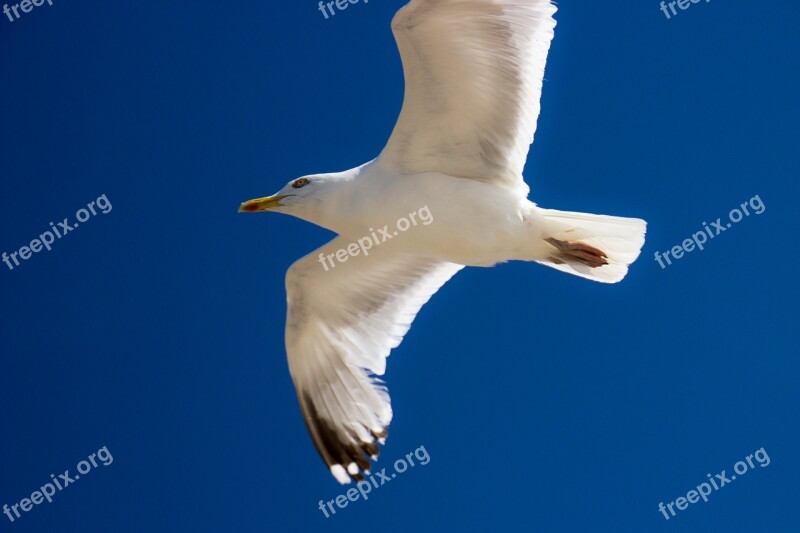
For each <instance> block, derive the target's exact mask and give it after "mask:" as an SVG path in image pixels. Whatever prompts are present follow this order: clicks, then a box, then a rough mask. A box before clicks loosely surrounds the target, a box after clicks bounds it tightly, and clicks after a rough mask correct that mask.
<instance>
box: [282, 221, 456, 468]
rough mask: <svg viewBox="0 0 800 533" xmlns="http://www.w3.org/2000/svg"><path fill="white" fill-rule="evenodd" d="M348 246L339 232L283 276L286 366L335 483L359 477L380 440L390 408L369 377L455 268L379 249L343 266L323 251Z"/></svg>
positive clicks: (382, 364) (382, 366)
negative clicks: (286, 309) (286, 306)
mask: <svg viewBox="0 0 800 533" xmlns="http://www.w3.org/2000/svg"><path fill="white" fill-rule="evenodd" d="M350 243H351V241H349V240H347V239H345V238H343V237H337V238H336V239H334V240H333V241H331V242H330V243H328V244H327V245H325V246H324V247H322V248H320V249H319V250H317V251H315V252H313V253H312V254H310V255H308V256H306V257H304V258H302V259H300V260H299V261H297V262H296V263H295V264H294V265H292V267H291V268H290V269H289V271H288V273H287V274H286V292H287V296H288V316H287V320H286V352H287V355H288V358H289V370H290V372H291V374H292V379H293V380H294V384H295V388H296V389H297V397H298V399H299V401H300V407H301V409H302V411H303V416H304V417H305V421H306V425H307V427H308V431H309V433H310V434H311V437H312V439H313V440H314V444H315V445H316V447H317V450H318V451H319V453H320V455H321V456H322V459H323V460H324V461H325V463H326V464H327V465H328V467H330V469H331V473H332V474H333V475H334V476H335V477H336V479H337V480H338V481H339V482H340V483H346V482H349V481H350V479H351V478H353V479H360V478H361V476H362V475H363V472H365V471H367V470H369V459H370V457H372V458H374V457H375V456H377V455H378V444H382V443H383V439H384V438H385V437H386V432H387V428H388V426H389V422H390V421H391V419H392V408H391V404H390V402H389V394H388V392H387V390H386V388H385V387H384V386H383V384H382V382H381V381H380V380H379V379H378V378H377V377H376V376H380V375H383V373H384V371H385V369H386V357H387V356H388V355H389V352H390V351H391V350H392V348H395V347H396V346H398V345H399V344H400V342H401V341H402V339H403V336H404V335H405V334H406V332H407V331H408V329H409V327H410V326H411V322H412V321H413V320H414V317H415V316H416V314H417V312H418V311H419V309H420V308H421V307H422V306H423V305H424V304H425V303H426V302H427V301H428V300H429V299H430V297H431V296H432V295H433V294H434V293H435V292H436V291H437V290H439V288H440V287H441V286H442V285H444V284H445V283H446V282H447V280H449V279H450V278H451V277H452V276H453V275H454V274H455V273H456V272H458V271H459V270H460V269H461V268H463V267H462V266H461V265H456V264H453V263H445V262H441V261H436V260H431V259H427V258H422V257H419V256H414V255H406V254H399V253H394V252H391V251H385V250H375V251H371V252H370V254H369V256H364V255H358V256H356V257H348V259H347V261H346V262H344V263H338V262H336V260H335V257H333V258H328V257H327V256H328V255H329V254H335V253H336V251H337V250H341V249H346V248H347V246H348V244H350ZM320 256H322V257H324V258H325V262H326V263H325V266H323V264H322V262H321V261H320ZM334 265H335V266H334ZM326 269H327V270H326Z"/></svg>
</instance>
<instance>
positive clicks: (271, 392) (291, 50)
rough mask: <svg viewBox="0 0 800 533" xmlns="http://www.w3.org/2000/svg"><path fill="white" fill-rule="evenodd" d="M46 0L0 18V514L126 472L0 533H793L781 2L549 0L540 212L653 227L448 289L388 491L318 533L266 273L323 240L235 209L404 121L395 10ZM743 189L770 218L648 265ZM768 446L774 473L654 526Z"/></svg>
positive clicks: (395, 2)
mask: <svg viewBox="0 0 800 533" xmlns="http://www.w3.org/2000/svg"><path fill="white" fill-rule="evenodd" d="M162 4H163V5H158V6H157V5H154V4H152V3H151V4H147V3H142V2H132V1H128V0H123V1H120V2H114V3H101V2H82V3H75V2H63V1H61V0H54V2H53V5H52V6H49V5H48V4H47V3H45V4H44V5H43V6H41V7H36V8H34V9H33V11H32V12H30V13H28V14H24V15H23V16H22V18H20V19H19V20H16V21H14V22H9V21H8V20H7V19H3V18H0V50H2V53H0V71H1V72H2V80H3V82H2V83H0V96H2V105H0V115H1V116H2V120H0V160H1V161H2V166H0V173H1V174H2V180H0V227H1V228H2V232H1V233H0V252H6V253H12V252H14V251H18V250H19V248H20V247H21V246H25V245H27V244H28V243H30V241H31V240H32V239H35V238H37V237H38V236H39V235H40V234H42V233H43V232H44V231H46V230H48V229H49V228H50V225H49V224H50V222H54V223H58V222H60V221H61V220H62V219H64V218H65V217H69V218H71V219H74V217H75V214H76V212H77V211H78V210H79V209H81V208H85V207H87V204H89V203H90V202H92V201H97V199H98V197H100V196H101V195H105V197H106V198H107V199H108V202H109V204H110V205H111V206H112V209H111V210H110V211H109V212H108V213H107V214H102V212H101V211H99V210H97V214H96V215H94V216H91V217H87V222H86V223H85V224H84V223H82V224H81V225H80V227H78V228H75V229H74V230H72V231H71V232H70V233H69V234H67V235H65V236H64V237H63V238H61V239H58V240H56V241H55V242H54V244H53V245H52V250H51V251H49V252H48V251H42V252H39V253H36V254H34V255H33V256H32V257H31V258H30V259H29V260H27V261H24V262H22V264H21V265H20V266H19V267H16V268H15V269H14V270H9V269H7V268H6V266H5V265H4V264H0V295H2V302H3V311H2V321H1V322H0V323H1V324H2V325H1V326H0V331H2V348H0V354H2V355H1V358H0V361H2V370H0V407H2V425H1V427H2V429H1V430H0V436H1V437H2V438H0V473H1V474H0V505H3V504H7V505H12V504H14V503H17V502H19V501H20V500H21V499H23V498H26V497H30V495H31V493H32V492H33V491H35V490H36V489H37V488H38V487H40V486H42V485H43V484H45V483H47V482H48V481H49V480H50V479H51V478H50V474H56V475H58V474H60V473H61V472H63V471H64V470H67V469H70V470H71V471H73V473H74V471H75V468H76V465H77V464H78V463H79V461H81V460H84V459H87V457H88V456H89V455H90V454H92V453H95V452H97V450H99V449H100V448H102V447H103V446H106V447H107V450H108V451H109V452H110V453H111V454H112V455H113V462H112V463H111V464H109V465H108V466H102V464H100V465H99V466H98V467H96V468H95V469H93V470H92V471H91V474H89V475H86V476H83V477H81V479H80V480H78V481H76V482H75V483H74V484H73V485H71V486H69V487H67V488H65V489H64V491H63V492H58V493H57V494H56V496H55V497H54V498H53V503H50V504H48V503H46V502H45V503H43V504H40V505H37V506H35V507H33V509H32V510H31V511H30V512H27V513H24V514H23V515H22V518H20V519H17V520H16V521H15V522H13V523H12V522H10V521H9V520H8V519H7V518H6V516H4V515H0V532H2V531H17V532H25V531H33V532H40V531H41V532H43V531H59V530H62V531H85V532H94V531H97V532H106V531H114V532H127V531H131V532H138V531H142V530H152V531H222V530H229V531H264V530H279V531H283V530H287V531H352V530H353V529H354V528H364V527H369V528H375V529H380V530H382V531H409V530H413V531H418V532H419V531H438V530H442V529H448V530H450V529H452V530H460V531H486V530H489V529H491V530H508V531H523V530H524V531H529V530H536V531H554V532H564V531H614V532H641V531H648V532H659V531H681V532H694V531H708V530H713V531H729V532H739V531H742V532H750V531H792V530H797V529H798V527H800V523H799V519H798V517H797V513H796V512H795V508H796V498H797V493H798V489H797V479H798V474H799V472H798V470H800V453H799V452H798V450H800V431H798V425H797V407H798V401H799V400H800V394H799V393H798V390H797V383H798V378H800V375H799V374H800V364H798V360H797V340H796V338H795V337H794V333H795V331H794V328H795V327H796V319H797V304H796V300H797V281H796V273H795V270H796V266H795V265H794V261H795V260H797V259H798V246H797V245H796V244H795V243H794V237H793V234H792V233H791V232H792V231H793V229H794V228H795V227H796V225H797V222H796V220H794V218H793V215H794V213H795V205H794V203H795V200H796V198H797V197H798V192H800V189H798V185H797V179H796V177H797V176H798V172H799V171H800V155H799V154H798V149H797V144H798V140H799V139H798V133H797V124H798V122H799V121H800V107H799V106H798V100H797V87H798V81H800V79H799V77H800V74H798V70H797V68H796V66H797V59H798V53H799V52H800V44H799V43H798V39H797V33H796V21H797V20H798V17H800V6H798V5H797V4H796V3H795V2H791V1H789V0H778V1H774V2H762V3H760V4H758V5H757V6H756V5H754V4H753V3H752V2H745V1H743V0H736V1H730V2H710V3H705V2H701V3H699V4H696V5H694V4H693V5H692V6H691V7H690V8H689V9H688V10H686V11H684V12H680V13H679V15H677V16H675V17H673V18H672V19H669V20H667V19H666V17H665V16H664V15H663V13H662V12H661V11H660V10H659V6H658V3H657V2H655V1H654V0H648V1H646V2H645V1H636V2H633V1H622V2H617V3H608V2H600V3H597V2H595V3H592V2H581V3H575V2H562V4H561V6H560V10H559V13H558V15H557V18H558V27H557V29H556V37H555V40H554V43H553V47H552V50H551V53H550V56H549V61H548V66H547V72H546V81H545V84H544V95H543V100H542V108H543V112H542V115H541V117H540V120H539V126H538V132H537V138H536V143H535V144H534V146H533V148H532V150H531V155H530V157H529V160H528V164H527V166H526V177H527V181H528V183H529V184H530V185H531V189H532V193H531V197H532V199H533V200H535V201H536V202H537V203H539V204H540V205H542V206H544V207H550V208H556V209H564V210H574V211H587V212H595V213H608V214H614V215H621V216H636V217H641V218H644V219H646V220H648V222H649V228H648V237H647V242H646V244H645V247H644V250H643V253H642V256H641V258H640V259H639V261H638V262H637V263H635V264H634V265H633V267H632V269H631V272H630V274H629V276H628V278H626V279H625V280H624V282H622V283H621V284H619V285H615V286H604V285H599V284H593V283H591V282H589V281H586V280H582V279H578V278H575V277H571V276H567V275H565V274H562V273H559V272H556V271H554V270H550V269H547V268H544V267H541V266H538V265H534V264H522V263H518V264H505V265H501V266H498V267H496V268H493V269H467V270H465V271H462V272H461V273H460V274H458V275H457V276H456V277H455V278H454V279H453V280H452V281H451V282H450V283H449V284H447V285H446V286H445V287H444V288H443V289H442V290H441V291H440V292H439V293H438V294H437V295H436V296H435V297H434V298H433V299H432V300H431V302H430V303H429V304H428V305H427V306H426V307H425V308H424V309H423V310H422V312H421V313H420V315H419V316H418V318H417V320H416V322H415V324H414V327H413V328H412V329H411V331H410V333H409V334H408V336H407V337H406V339H405V341H404V343H403V344H402V345H401V346H400V347H399V348H398V349H397V350H395V351H394V352H393V354H392V356H391V357H390V359H389V365H388V373H387V376H386V380H387V382H388V385H389V388H390V392H391V394H392V400H393V408H394V414H395V418H394V421H393V423H392V426H391V431H390V438H389V440H388V442H387V445H386V446H385V448H384V449H383V450H382V454H381V460H380V462H379V463H378V465H377V467H376V468H375V470H376V471H377V470H380V468H382V467H387V470H389V471H391V468H392V463H393V462H394V461H395V460H396V459H398V458H401V457H403V456H405V455H406V454H407V453H409V452H413V451H414V450H415V449H417V448H418V447H420V446H424V447H425V450H426V452H427V453H428V454H429V457H430V461H429V462H428V463H427V464H426V465H424V466H422V465H418V466H416V467H414V468H410V469H409V470H408V471H407V472H405V473H403V474H402V475H398V477H397V478H396V479H393V480H392V481H391V482H390V483H388V484H387V485H385V486H382V487H380V488H379V489H375V490H374V491H373V493H372V494H370V497H369V500H368V501H357V502H354V503H351V504H349V505H348V507H346V508H345V509H341V510H339V511H338V512H337V514H336V515H334V516H331V517H330V518H327V519H326V518H325V516H324V515H323V513H322V512H321V511H320V510H319V509H318V502H319V501H320V500H331V499H334V498H335V497H336V496H337V495H339V494H341V493H342V488H341V487H340V486H339V485H338V484H337V483H335V481H334V480H333V478H332V477H331V476H330V474H329V473H328V472H327V470H326V468H325V467H324V465H323V463H322V462H321V461H320V459H319V457H318V456H317V453H316V451H315V450H314V447H313V444H312V442H311V440H310V439H309V437H308V435H307V433H306V429H305V426H304V424H303V420H302V417H301V415H300V412H299V407H298V406H297V402H296V398H295V393H294V388H293V385H292V382H291V379H290V377H289V374H288V369H287V365H286V359H285V352H284V347H283V328H284V320H285V312H286V306H285V301H286V300H285V292H284V274H285V271H286V269H287V268H288V267H289V265H290V264H291V263H292V262H293V261H294V260H296V259H297V258H299V257H300V256H302V255H304V254H306V253H308V252H310V251H312V250H314V249H316V248H317V247H319V246H320V245H322V244H323V243H324V242H326V241H327V240H329V239H330V238H331V235H330V234H329V233H328V232H327V231H325V230H322V229H319V228H316V227H314V226H312V225H310V224H307V223H304V222H301V221H299V220H296V219H292V218H290V217H282V216H280V215H270V214H264V215H263V216H261V215H259V216H244V215H239V214H237V212H236V210H237V207H238V205H239V203H240V202H241V201H243V200H245V199H248V198H252V197H256V196H262V195H266V194H270V193H272V192H274V191H275V190H277V189H278V188H280V187H281V186H282V185H283V184H284V183H285V182H286V181H288V180H289V179H292V178H295V177H298V176H301V175H303V174H308V173H314V172H324V171H336V170H344V169H347V168H350V167H353V166H356V165H358V164H361V163H363V162H364V161H367V160H369V159H371V158H373V157H374V156H375V155H376V154H377V153H378V152H379V151H380V149H381V148H382V146H383V144H384V142H385V141H386V139H387V137H388V134H389V132H390V131H391V128H392V126H393V124H394V120H395V118H396V115H397V112H398V110H399V108H400V104H401V99H402V90H403V80H402V72H401V69H400V62H399V57H398V54H397V52H396V49H395V45H394V41H393V38H392V36H391V33H390V31H389V22H390V20H391V17H392V15H393V13H394V12H395V11H396V10H397V9H398V8H399V7H400V6H401V5H403V4H404V2H403V1H401V0H380V1H378V0H373V1H372V2H369V3H368V4H363V3H360V4H356V5H353V6H351V7H350V8H348V9H347V11H344V12H341V13H339V14H337V15H336V16H335V17H333V18H330V19H329V20H325V19H324V18H323V16H322V15H321V13H320V12H319V11H317V6H316V4H315V3H314V2H312V1H306V0H302V1H297V0H293V1H291V2H289V1H284V2H264V3H261V5H255V4H254V3H253V2H241V1H238V0H234V1H231V2H227V3H225V4H224V5H223V4H220V3H219V2H208V1H205V0H198V1H196V2H194V3H192V6H191V7H188V6H186V5H184V4H179V3H177V2H164V3H162ZM755 195H758V196H759V198H760V199H761V200H762V201H763V204H764V205H765V207H766V209H765V211H764V212H763V213H762V214H760V215H755V214H753V215H751V216H749V217H745V218H744V219H743V220H742V221H741V222H740V223H738V224H736V225H735V226H733V227H732V228H731V229H730V230H728V231H726V232H725V233H724V235H720V236H718V237H716V238H715V239H714V240H712V241H710V242H709V243H708V244H707V246H706V248H705V250H703V251H701V252H699V251H694V252H692V253H689V254H687V255H686V256H684V257H683V258H682V259H680V260H678V261H676V262H674V264H673V265H672V266H670V267H669V268H666V269H663V270H662V269H661V268H660V267H659V265H658V263H657V262H656V261H655V260H654V254H655V252H656V251H659V252H661V253H663V252H664V251H666V250H669V249H671V248H672V247H673V246H675V245H678V244H680V243H681V242H682V241H683V240H684V239H686V238H687V237H689V236H691V235H692V234H693V233H695V232H697V231H700V230H702V228H703V226H702V223H703V222H708V223H711V222H712V221H714V220H716V219H717V217H723V220H724V218H725V217H727V214H728V212H729V211H730V210H731V209H733V208H735V207H737V206H739V205H740V204H741V203H743V202H746V201H748V200H749V199H750V198H752V197H754V196H755ZM762 447H763V448H764V449H765V451H766V453H767V454H768V456H769V458H770V464H769V465H768V466H766V467H759V466H758V464H756V465H755V467H754V468H753V469H751V470H750V471H748V472H747V474H746V475H743V476H737V479H736V480H735V481H733V482H731V483H730V484H729V485H727V486H725V487H722V488H721V489H720V490H719V491H715V492H714V493H713V494H712V495H711V496H710V497H709V501H708V502H707V503H703V502H702V501H700V502H699V503H696V504H693V505H689V507H688V509H686V510H684V511H681V512H679V513H678V515H677V516H676V517H674V518H672V519H670V520H669V521H667V520H665V519H664V517H663V516H662V514H661V513H660V512H659V511H658V504H659V502H664V503H665V504H666V503H668V502H671V501H673V500H676V499H677V498H678V497H681V496H686V494H687V492H688V491H690V490H692V489H693V488H695V487H696V486H697V485H699V484H701V483H702V482H704V481H706V480H707V476H706V474H709V473H710V474H712V476H713V475H714V474H716V473H719V472H721V471H722V470H727V475H728V476H730V475H731V473H732V471H733V468H734V465H735V464H736V463H737V461H740V460H743V459H745V458H746V457H747V456H748V455H749V454H753V453H754V452H755V451H756V450H758V449H760V448H762Z"/></svg>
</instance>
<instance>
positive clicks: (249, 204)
mask: <svg viewBox="0 0 800 533" xmlns="http://www.w3.org/2000/svg"><path fill="white" fill-rule="evenodd" d="M287 196H291V195H290V194H279V195H277V196H267V197H265V198H256V199H254V200H247V201H246V202H244V203H243V204H242V205H240V206H239V212H240V213H257V212H259V211H267V210H268V209H272V208H273V207H279V206H282V205H283V204H282V203H281V200H283V199H284V198H286V197H287Z"/></svg>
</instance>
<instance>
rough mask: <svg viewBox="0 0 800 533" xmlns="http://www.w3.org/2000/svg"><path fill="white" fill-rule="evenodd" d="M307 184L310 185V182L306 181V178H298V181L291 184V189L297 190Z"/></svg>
mask: <svg viewBox="0 0 800 533" xmlns="http://www.w3.org/2000/svg"><path fill="white" fill-rule="evenodd" d="M309 183H311V181H310V180H308V179H307V178H300V179H299V180H294V182H293V183H292V187H294V188H295V189H299V188H300V187H305V186H306V185H308V184H309Z"/></svg>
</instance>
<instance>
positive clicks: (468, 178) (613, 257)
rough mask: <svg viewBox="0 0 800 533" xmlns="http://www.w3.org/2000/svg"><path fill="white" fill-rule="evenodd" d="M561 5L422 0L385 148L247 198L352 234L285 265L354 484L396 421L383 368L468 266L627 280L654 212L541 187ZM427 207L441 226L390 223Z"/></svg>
mask: <svg viewBox="0 0 800 533" xmlns="http://www.w3.org/2000/svg"><path fill="white" fill-rule="evenodd" d="M555 12H556V8H555V6H554V5H553V4H552V3H551V2H550V0H412V1H411V2H409V3H408V4H407V5H406V6H405V7H403V8H402V9H400V11H398V13H397V14H396V15H395V17H394V20H393V21H392V30H393V32H394V35H395V39H396V40H397V45H398V48H399V50H400V54H401V56H402V61H403V70H404V73H405V81H406V89H405V98H404V101H403V107H402V110H401V112H400V116H399V118H398V120H397V124H396V126H395V128H394V131H393V132H392V135H391V137H390V138H389V141H388V143H387V145H386V147H385V148H384V149H383V151H382V152H381V154H380V155H379V156H378V157H377V158H376V159H374V160H373V161H370V162H368V163H366V164H364V165H361V166H360V167H357V168H354V169H351V170H348V171H345V172H339V173H329V174H318V175H309V176H304V177H302V178H299V179H296V180H293V181H291V182H289V183H288V184H287V185H286V186H285V187H284V188H283V189H281V190H280V191H278V193H277V194H275V195H273V196H269V197H265V198H258V199H255V200H250V201H247V202H244V203H243V204H242V205H241V207H240V211H242V212H254V211H265V210H274V211H277V212H281V213H286V214H290V215H294V216H296V217H299V218H301V219H304V220H306V221H309V222H312V223H314V224H317V225H319V226H322V227H324V228H327V229H330V230H332V231H333V232H335V233H337V234H338V237H336V238H335V239H334V240H333V241H331V242H329V243H328V244H327V245H325V246H323V247H322V248H320V249H319V250H317V251H315V252H313V253H311V254H310V255H308V256H306V257H304V258H302V259H300V260H299V261H297V262H296V263H294V264H293V265H292V266H291V268H290V269H289V271H288V272H287V274H286V291H287V296H288V316H287V320H286V351H287V355H288V361H289V370H290V373H291V375H292V378H293V380H294V384H295V388H296V390H297V396H298V399H299V401H300V407H301V409H302V411H303V415H304V417H305V421H306V425H307V427H308V431H309V433H310V434H311V437H312V439H313V440H314V444H315V445H316V447H317V450H318V451H319V453H320V455H321V456H322V458H323V460H324V461H325V463H326V464H327V465H328V467H329V468H330V471H331V473H332V474H333V476H334V477H335V478H336V479H337V480H338V481H339V482H340V483H348V482H350V480H351V478H352V479H356V480H359V479H362V478H363V476H364V474H366V473H368V472H369V467H370V461H369V459H370V458H372V459H373V460H375V459H377V455H378V445H379V444H383V442H384V439H385V438H386V435H387V428H388V426H389V423H390V422H391V420H392V408H391V405H390V401H389V394H388V392H387V390H386V387H385V386H384V385H383V382H382V381H381V380H380V379H379V378H378V376H382V375H383V374H384V372H385V370H386V357H387V356H388V355H389V352H390V351H391V350H392V349H393V348H395V347H397V346H398V345H399V344H400V342H401V340H402V339H403V336H404V335H405V333H406V332H407V331H408V329H409V327H410V326H411V322H412V321H413V320H414V317H415V316H416V314H417V312H418V311H419V309H420V308H421V307H422V306H423V305H424V304H425V302H427V301H428V299H430V297H431V296H432V295H433V294H434V293H435V292H436V291H437V290H439V288H440V287H441V286H442V285H443V284H444V283H446V282H447V280H449V279H450V278H451V277H452V276H453V275H454V274H455V273H456V272H458V271H459V270H461V269H462V268H463V267H464V266H484V267H486V266H492V265H495V264H497V263H500V262H504V261H510V260H522V261H535V262H538V263H541V264H544V265H547V266H550V267H553V268H556V269H559V270H562V271H564V272H568V273H571V274H575V275H577V276H581V277H584V278H588V279H591V280H595V281H600V282H605V283H615V282H618V281H620V280H621V279H622V278H623V277H624V276H625V275H626V273H627V271H628V265H630V264H631V263H632V262H633V261H634V260H635V259H636V258H637V257H638V255H639V251H640V249H641V247H642V245H643V244H644V234H645V229H646V223H645V222H644V221H643V220H639V219H632V218H620V217H610V216H603V215H592V214H586V213H572V212H564V211H555V210H551V209H542V208H539V207H537V206H536V204H534V203H532V202H531V201H529V200H528V199H527V195H528V192H529V189H528V186H527V185H526V184H525V182H524V181H523V177H522V170H523V166H524V164H525V160H526V158H527V153H528V147H529V145H530V144H531V143H532V142H533V134H534V132H535V130H536V121H537V118H538V115H539V100H540V97H541V90H542V80H543V76H544V68H545V62H546V59H547V53H548V50H549V48H550V42H551V41H552V39H553V30H554V28H555V25H556V23H555V20H554V18H553V15H554V14H555ZM423 208H424V209H426V212H427V213H428V214H429V215H430V222H427V221H426V222H427V223H422V224H419V223H418V224H416V225H413V226H410V227H408V228H407V230H406V231H403V232H402V233H401V232H398V231H392V229H393V228H395V227H400V225H399V224H398V221H400V219H403V218H406V222H409V220H408V217H409V215H410V214H412V213H418V214H421V213H422V211H421V210H422V209H423ZM405 226H408V224H403V226H402V227H400V229H401V230H402V229H403V227H405ZM382 227H383V228H384V230H383V231H379V230H376V228H382ZM387 228H389V231H386V230H387ZM373 237H374V239H373ZM367 238H369V239H370V245H371V249H366V242H367V241H366V240H365V239H367ZM359 243H364V246H361V245H360V244H359ZM356 249H358V250H356ZM337 252H338V254H337Z"/></svg>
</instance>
